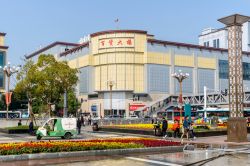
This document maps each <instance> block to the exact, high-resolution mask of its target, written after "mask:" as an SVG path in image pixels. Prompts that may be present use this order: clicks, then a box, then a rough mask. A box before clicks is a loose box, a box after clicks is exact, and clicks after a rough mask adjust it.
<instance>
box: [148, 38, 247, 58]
mask: <svg viewBox="0 0 250 166" xmlns="http://www.w3.org/2000/svg"><path fill="white" fill-rule="evenodd" d="M147 41H148V42H149V43H157V44H163V45H173V46H177V47H178V46H182V47H188V48H197V49H203V50H208V51H221V52H228V49H225V48H214V47H205V46H201V45H195V44H188V43H178V42H171V41H164V40H157V39H148V40H147ZM242 54H246V55H250V52H246V51H242Z"/></svg>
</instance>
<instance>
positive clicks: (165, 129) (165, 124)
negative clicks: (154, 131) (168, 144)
mask: <svg viewBox="0 0 250 166" xmlns="http://www.w3.org/2000/svg"><path fill="white" fill-rule="evenodd" d="M167 129H168V121H167V120H166V119H165V118H163V120H162V134H163V137H164V138H165V137H166V132H167Z"/></svg>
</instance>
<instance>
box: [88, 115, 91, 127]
mask: <svg viewBox="0 0 250 166" xmlns="http://www.w3.org/2000/svg"><path fill="white" fill-rule="evenodd" d="M88 122H89V125H91V116H90V117H89V118H88Z"/></svg>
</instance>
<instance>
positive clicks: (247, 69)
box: [242, 62, 250, 80]
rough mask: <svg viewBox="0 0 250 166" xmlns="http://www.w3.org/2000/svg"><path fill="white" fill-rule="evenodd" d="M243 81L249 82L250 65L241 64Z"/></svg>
mask: <svg viewBox="0 0 250 166" xmlns="http://www.w3.org/2000/svg"><path fill="white" fill-rule="evenodd" d="M242 67H243V80H250V63H246V62H243V64H242Z"/></svg>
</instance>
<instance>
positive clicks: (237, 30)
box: [218, 14, 250, 142]
mask: <svg viewBox="0 0 250 166" xmlns="http://www.w3.org/2000/svg"><path fill="white" fill-rule="evenodd" d="M249 19H250V17H248V16H242V15H239V14H235V15H231V16H227V17H224V18H221V19H219V20H218V21H220V22H221V23H223V24H225V25H226V26H227V28H228V65H229V110H230V117H229V119H228V126H227V141H229V142H245V141H247V125H246V119H245V118H244V113H243V111H244V109H243V97H244V93H243V73H242V30H241V27H242V24H243V23H244V22H247V21H248V20H249Z"/></svg>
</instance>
